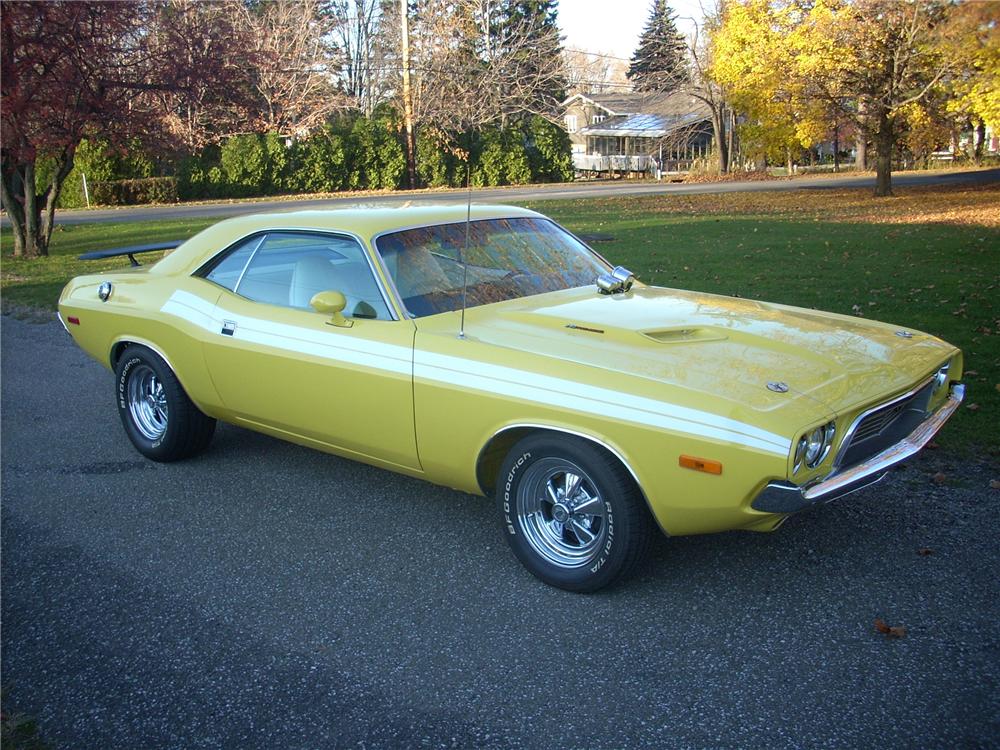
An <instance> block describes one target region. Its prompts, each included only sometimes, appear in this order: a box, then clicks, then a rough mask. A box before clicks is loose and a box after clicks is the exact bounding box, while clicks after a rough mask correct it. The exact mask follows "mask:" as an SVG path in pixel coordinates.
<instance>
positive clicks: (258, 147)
mask: <svg viewBox="0 0 1000 750" xmlns="http://www.w3.org/2000/svg"><path fill="white" fill-rule="evenodd" d="M267 156H268V154H267V149H266V148H265V145H264V138H263V137H261V136H260V135H257V134H256V133H247V134H245V135H234V136H233V137H232V138H230V139H229V140H228V141H226V142H225V143H224V144H223V145H222V154H221V161H222V171H223V172H224V173H225V176H226V182H227V183H228V185H229V187H230V193H229V194H230V196H233V197H248V196H253V195H263V194H264V193H265V192H266V190H267V187H268V183H269V181H270V176H271V175H270V169H269V166H268V159H267Z"/></svg>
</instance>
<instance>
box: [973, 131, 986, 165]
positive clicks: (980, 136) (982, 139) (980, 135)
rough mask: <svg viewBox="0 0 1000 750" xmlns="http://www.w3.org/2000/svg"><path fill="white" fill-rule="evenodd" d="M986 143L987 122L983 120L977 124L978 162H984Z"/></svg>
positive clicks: (976, 153)
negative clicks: (984, 146)
mask: <svg viewBox="0 0 1000 750" xmlns="http://www.w3.org/2000/svg"><path fill="white" fill-rule="evenodd" d="M985 143H986V123H985V122H983V121H982V120H980V121H979V124H978V125H977V126H976V151H975V159H976V164H977V165H978V164H982V162H983V145H984V144H985Z"/></svg>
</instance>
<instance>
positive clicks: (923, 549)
mask: <svg viewBox="0 0 1000 750" xmlns="http://www.w3.org/2000/svg"><path fill="white" fill-rule="evenodd" d="M917 554H918V555H920V556H921V557H927V555H933V554H934V550H932V549H931V548H930V547H918V548H917Z"/></svg>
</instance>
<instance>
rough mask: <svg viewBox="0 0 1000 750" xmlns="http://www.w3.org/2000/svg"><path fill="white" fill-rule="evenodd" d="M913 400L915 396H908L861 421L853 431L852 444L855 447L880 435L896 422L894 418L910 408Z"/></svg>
mask: <svg viewBox="0 0 1000 750" xmlns="http://www.w3.org/2000/svg"><path fill="white" fill-rule="evenodd" d="M914 398H916V395H913V396H910V398H908V399H905V400H903V401H899V402H897V403H895V404H891V405H890V406H887V407H885V408H884V409H879V410H878V411H874V412H872V413H871V414H869V415H868V416H867V417H865V418H864V419H862V420H861V423H860V424H859V425H858V428H857V429H856V430H855V431H854V440H853V441H852V443H853V444H854V445H857V444H858V443H860V442H861V441H862V440H868V439H869V438H873V437H877V436H878V435H881V434H882V432H883V431H884V430H885V428H886V427H888V426H889V425H891V424H892V423H893V422H895V421H896V417H898V416H899V415H900V414H902V413H903V412H904V411H906V410H907V409H909V408H910V404H911V403H912V402H913V399H914Z"/></svg>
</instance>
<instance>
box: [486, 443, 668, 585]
mask: <svg viewBox="0 0 1000 750" xmlns="http://www.w3.org/2000/svg"><path fill="white" fill-rule="evenodd" d="M496 495H497V499H498V502H499V509H500V517H501V521H502V524H503V528H504V536H505V537H506V539H507V543H508V544H509V545H510V548H511V550H512V551H513V552H514V554H515V555H516V556H517V558H518V559H519V560H520V561H521V563H522V564H523V565H524V566H525V567H526V568H527V569H528V570H529V571H531V572H532V573H533V574H534V575H535V576H537V577H538V578H540V579H541V580H542V581H544V582H545V583H548V584H549V585H551V586H556V587H558V588H561V589H566V590H568V591H577V592H591V591H597V590H598V589H601V588H604V587H605V586H608V585H609V584H611V583H614V582H615V581H617V580H619V579H621V578H623V577H624V576H627V575H628V574H629V573H631V572H632V571H633V570H634V569H635V567H636V565H638V563H639V562H640V561H641V560H642V558H643V557H644V556H645V554H646V550H647V549H648V547H649V543H650V541H651V538H652V534H653V523H652V518H651V517H650V514H649V511H648V509H647V508H646V503H645V500H644V499H643V497H642V494H641V492H640V491H639V488H638V487H637V486H636V484H635V481H634V480H633V479H632V476H631V475H630V474H629V473H628V471H626V469H625V467H624V466H622V464H621V462H620V461H618V460H617V459H616V458H615V457H614V456H612V455H611V454H610V453H608V452H607V451H605V450H603V449H601V448H599V447H598V446H595V445H593V444H591V443H588V442H586V441H584V440H582V439H579V438H574V437H569V436H563V435H553V434H550V433H545V434H536V435H529V436H528V437H526V438H524V439H522V440H520V441H519V442H518V443H517V444H515V445H514V447H513V448H512V449H511V451H510V453H509V454H508V455H507V458H506V459H505V460H504V463H503V466H502V467H501V471H500V475H499V477H498V479H497V491H496Z"/></svg>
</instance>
